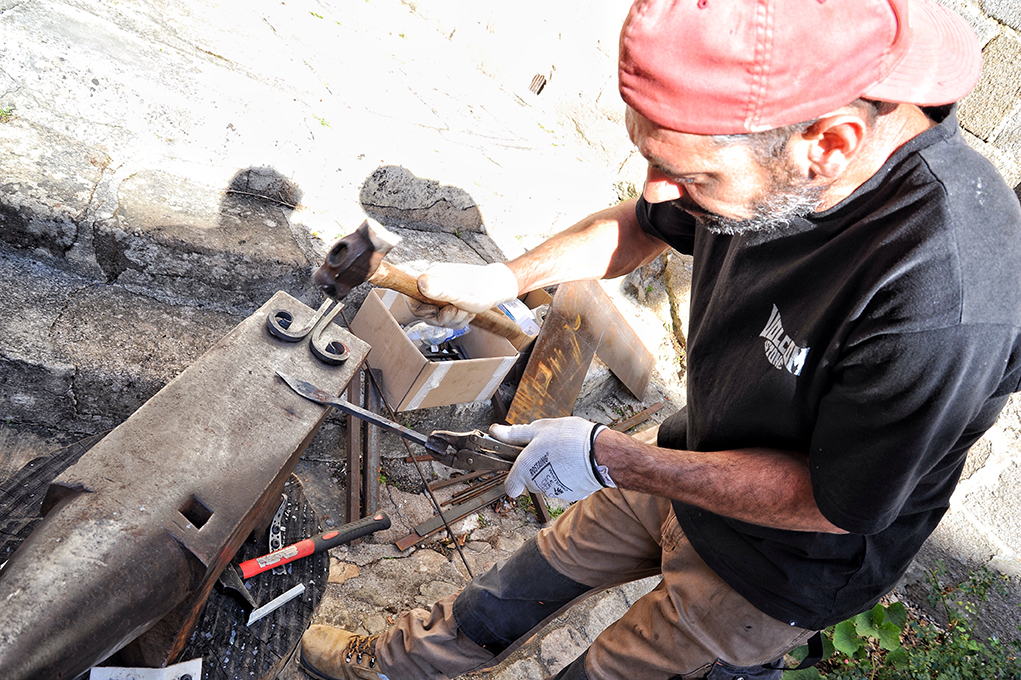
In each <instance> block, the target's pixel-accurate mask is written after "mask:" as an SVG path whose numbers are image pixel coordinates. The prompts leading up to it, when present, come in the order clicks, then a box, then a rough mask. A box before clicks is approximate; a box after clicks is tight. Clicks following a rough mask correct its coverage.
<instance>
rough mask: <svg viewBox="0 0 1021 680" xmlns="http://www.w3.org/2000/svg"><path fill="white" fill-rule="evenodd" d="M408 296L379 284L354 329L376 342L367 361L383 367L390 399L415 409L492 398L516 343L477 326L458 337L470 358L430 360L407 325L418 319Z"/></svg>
mask: <svg viewBox="0 0 1021 680" xmlns="http://www.w3.org/2000/svg"><path fill="white" fill-rule="evenodd" d="M407 301H408V298H406V297H405V296H403V295H401V294H400V293H397V292H395V291H392V290H385V289H380V288H375V289H373V290H371V291H370V292H369V295H368V296H367V297H366V298H365V302H364V303H362V306H361V309H359V310H358V314H356V315H355V318H354V320H353V321H352V322H351V332H352V333H354V334H355V335H356V336H358V337H359V338H361V339H362V340H364V341H365V342H367V343H369V345H371V346H372V350H371V351H370V352H369V356H368V358H367V359H366V363H368V365H369V367H370V368H376V369H379V370H380V371H382V373H383V393H384V395H385V396H386V400H387V402H388V403H389V404H390V405H391V406H393V407H394V409H395V410H397V411H410V410H413V409H418V408H428V407H431V406H444V405H446V404H461V403H465V402H471V401H484V400H486V399H489V398H490V397H492V396H493V393H494V392H495V391H496V388H497V387H499V386H500V383H501V382H503V379H504V378H505V377H506V376H507V373H508V372H509V371H510V369H511V367H512V366H513V365H514V362H515V361H517V359H518V353H517V350H515V349H514V346H513V345H512V344H511V343H510V342H508V341H507V340H506V339H505V338H501V337H500V336H498V335H494V334H493V333H490V332H488V331H484V330H482V329H481V328H474V327H473V328H472V330H471V332H469V333H466V334H465V335H463V336H462V337H460V338H458V340H457V341H458V342H459V343H460V344H461V346H462V347H464V350H465V352H466V353H467V354H468V356H469V357H471V358H470V359H464V360H459V361H430V360H428V359H426V358H425V356H423V354H422V353H421V352H420V351H419V350H418V348H417V347H416V346H415V344H414V343H412V342H411V340H409V339H408V337H407V336H406V335H405V334H404V330H403V329H402V326H404V325H406V324H410V323H414V322H415V321H416V320H417V318H416V317H415V315H414V314H412V313H411V310H410V309H409V307H408V302H407Z"/></svg>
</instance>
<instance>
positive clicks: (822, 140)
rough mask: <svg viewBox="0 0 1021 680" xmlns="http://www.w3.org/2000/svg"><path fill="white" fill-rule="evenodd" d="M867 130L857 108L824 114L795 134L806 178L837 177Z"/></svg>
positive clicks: (849, 160)
mask: <svg viewBox="0 0 1021 680" xmlns="http://www.w3.org/2000/svg"><path fill="white" fill-rule="evenodd" d="M867 131H868V127H867V123H866V121H865V119H864V118H863V117H862V116H861V115H858V112H857V111H854V110H851V111H850V112H848V111H847V110H846V109H844V110H841V111H835V112H833V113H830V114H826V115H824V116H822V117H821V118H819V120H817V121H816V122H814V123H812V125H811V126H810V127H809V128H808V129H807V130H805V131H804V132H802V133H800V135H798V136H799V137H800V139H799V140H798V143H797V147H800V149H799V150H800V152H801V154H800V155H801V158H800V159H799V160H800V161H801V162H802V163H804V165H805V169H806V170H807V172H808V176H809V177H825V178H827V179H831V180H832V179H837V178H839V177H840V176H841V175H843V174H844V172H845V171H846V170H847V167H848V165H850V164H851V162H852V161H853V160H854V158H855V156H857V155H858V153H859V152H860V151H861V150H862V148H863V145H864V141H865V134H866V132H867Z"/></svg>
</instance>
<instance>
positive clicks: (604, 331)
mask: <svg viewBox="0 0 1021 680" xmlns="http://www.w3.org/2000/svg"><path fill="white" fill-rule="evenodd" d="M593 355H595V356H598V357H599V358H600V359H601V360H602V361H603V363H605V364H606V366H607V367H608V368H609V369H610V370H611V371H612V372H613V374H614V375H616V376H617V377H618V378H619V379H620V381H621V382H622V383H624V386H625V387H627V388H628V390H629V391H630V392H631V393H632V394H634V395H635V397H637V398H638V399H641V398H642V397H643V396H644V395H645V390H646V388H647V387H648V385H649V380H650V378H651V377H652V369H653V366H654V364H655V360H654V358H653V356H652V353H651V352H649V350H648V349H646V348H645V345H644V344H642V341H641V339H640V338H639V337H638V335H637V334H636V333H635V332H634V330H633V329H632V328H631V326H630V325H628V323H627V321H626V320H625V319H624V317H623V316H621V314H620V311H619V310H617V308H616V307H615V306H614V304H613V302H612V301H611V300H610V298H609V296H607V295H606V293H605V291H603V289H602V288H601V287H600V285H599V284H598V283H597V282H595V281H576V282H572V283H563V284H560V286H558V287H557V292H556V295H554V296H553V303H552V304H551V305H550V309H549V312H547V314H546V318H545V320H544V321H543V325H542V331H541V332H540V333H539V337H538V338H536V341H535V345H534V347H533V348H532V354H531V357H530V358H529V360H528V365H527V366H526V367H525V372H524V374H523V375H522V377H521V381H520V382H519V383H518V389H517V392H516V393H515V395H514V399H513V401H512V402H511V405H510V409H509V410H508V412H507V422H508V423H512V424H513V423H528V422H531V421H533V420H536V419H539V418H555V417H560V416H569V415H571V413H572V412H573V411H574V403H575V402H576V401H577V399H578V395H579V394H580V392H581V386H582V383H583V382H584V380H585V374H586V373H587V372H588V368H589V365H590V364H591V363H592V357H593Z"/></svg>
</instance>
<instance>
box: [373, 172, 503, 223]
mask: <svg viewBox="0 0 1021 680" xmlns="http://www.w3.org/2000/svg"><path fill="white" fill-rule="evenodd" d="M358 198H359V201H360V202H361V204H362V209H363V210H364V211H365V213H366V214H367V215H369V216H370V217H372V218H373V219H375V220H378V221H379V222H380V223H381V224H385V225H389V226H394V227H403V228H405V229H417V230H419V231H437V232H438V231H442V232H446V233H448V234H459V235H460V234H465V233H473V234H485V233H486V228H485V225H484V224H483V222H482V213H481V212H480V211H479V206H478V205H477V204H476V203H475V201H474V199H472V197H471V195H469V194H468V192H467V191H465V190H464V189H460V188H458V187H454V186H449V185H443V184H440V183H439V182H437V181H435V180H431V179H423V178H421V177H417V176H415V175H414V174H413V173H412V172H411V171H410V170H408V169H407V168H403V167H401V166H397V165H383V166H380V167H378V168H376V169H375V170H374V171H373V173H372V174H371V175H369V176H368V177H367V178H366V179H365V182H363V183H362V188H361V191H360V192H359V197H358Z"/></svg>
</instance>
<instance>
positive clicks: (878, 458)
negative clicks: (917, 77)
mask: <svg viewBox="0 0 1021 680" xmlns="http://www.w3.org/2000/svg"><path fill="white" fill-rule="evenodd" d="M927 112H928V113H929V114H930V115H931V116H933V117H934V118H936V120H938V121H941V122H940V124H939V125H937V126H936V127H934V128H932V129H930V130H927V131H926V132H924V133H922V134H921V135H919V136H917V137H915V138H914V139H912V140H911V141H909V142H908V143H907V144H906V145H904V146H903V147H902V148H900V149H899V150H897V152H896V153H895V154H894V155H893V156H892V157H891V158H890V159H889V160H888V161H887V163H886V164H885V165H884V166H883V167H882V169H880V171H879V172H877V173H876V174H875V176H873V177H872V178H870V179H869V180H868V181H867V182H866V183H865V184H864V185H862V186H861V187H859V188H858V189H857V190H856V191H855V192H854V193H853V194H852V195H851V196H849V197H848V198H847V199H845V200H843V201H842V202H840V203H839V204H838V205H836V206H834V207H833V208H831V209H829V210H827V211H825V212H821V213H816V214H813V215H811V216H809V217H808V218H806V219H801V220H797V221H796V222H795V223H794V224H793V225H792V226H791V228H790V229H788V230H785V231H784V232H783V233H782V234H780V235H774V236H768V237H767V236H762V235H747V236H722V235H714V234H711V233H709V232H707V231H706V230H705V229H702V228H699V227H697V225H696V224H695V223H694V222H693V220H692V218H691V217H690V216H689V215H688V214H687V213H685V212H683V211H681V210H680V209H678V208H676V207H675V206H673V205H672V204H669V203H665V204H655V205H652V204H649V203H646V202H645V201H644V200H640V201H639V202H638V207H637V213H638V219H639V221H640V223H641V225H642V227H643V228H644V229H645V230H646V231H647V232H649V233H650V234H652V235H654V236H656V237H657V238H660V239H662V240H663V241H665V242H666V243H668V244H670V245H671V246H673V247H674V248H676V249H677V250H679V251H681V252H683V253H689V254H691V255H692V256H693V266H694V269H693V276H692V285H691V315H690V327H689V328H688V329H687V331H688V333H687V356H688V376H687V390H688V394H687V408H686V411H687V413H686V417H683V416H682V417H681V418H680V419H679V420H680V422H678V421H677V420H675V421H674V422H672V423H665V424H664V425H665V427H664V429H663V430H662V431H661V440H660V441H661V445H665V446H671V447H673V448H685V449H688V450H693V451H715V450H725V449H733V448H742V447H755V446H762V447H774V448H779V449H787V450H793V451H801V452H806V453H808V455H809V465H810V469H811V475H812V488H813V491H814V494H815V500H816V502H817V504H818V506H819V508H820V510H821V511H822V513H823V515H824V516H825V517H826V518H827V519H828V520H830V521H831V522H832V523H833V524H835V525H837V526H838V527H840V528H842V529H844V530H846V531H849V532H852V533H850V534H847V535H834V534H823V533H815V532H794V531H784V530H778V529H770V528H765V527H761V526H757V525H754V524H749V523H746V522H741V521H737V520H734V519H729V518H726V517H722V516H719V515H716V514H714V513H711V512H708V511H706V510H703V509H701V508H698V507H694V506H691V505H686V504H683V503H680V502H677V501H675V502H674V509H675V512H676V513H677V517H678V520H679V521H680V524H681V526H682V528H683V529H684V530H685V532H686V533H687V535H688V537H689V538H690V540H691V542H692V544H693V545H694V547H695V548H696V550H697V551H698V553H699V554H700V555H701V556H702V558H703V559H704V560H705V561H706V562H707V563H708V564H709V566H710V567H711V568H712V569H713V570H714V571H716V572H717V573H718V574H719V575H720V576H721V577H722V578H723V579H724V580H725V581H727V582H728V583H729V584H730V585H731V586H732V587H733V588H735V589H736V590H737V591H738V592H740V593H741V594H742V595H744V596H745V597H746V598H747V599H748V600H749V601H751V602H752V603H753V604H754V605H756V606H757V607H758V608H760V609H761V610H762V611H764V612H766V613H768V614H770V615H771V616H773V617H775V618H778V619H780V620H783V621H787V622H790V623H791V624H794V625H798V626H801V627H804V628H811V629H821V628H824V627H826V626H828V625H831V624H833V623H836V622H838V621H841V620H843V619H845V618H848V617H849V616H852V615H854V614H856V613H857V612H859V611H863V610H864V609H866V608H868V607H870V606H871V605H872V604H874V603H875V602H876V601H877V600H878V599H879V598H880V597H881V596H882V595H883V594H884V593H886V592H888V591H889V589H890V588H892V587H893V586H894V585H895V584H896V582H897V580H898V579H899V578H900V576H901V575H902V574H903V573H904V571H905V570H906V569H907V566H908V564H909V563H910V561H911V559H912V557H913V556H914V555H915V554H916V552H917V551H918V549H919V548H920V546H921V544H922V542H923V541H924V540H925V538H926V537H927V536H928V535H929V534H930V533H931V532H932V531H933V529H935V527H936V525H937V524H938V523H939V521H940V518H941V517H942V516H943V514H944V513H945V512H946V509H947V507H948V506H949V499H950V495H951V493H952V492H953V490H954V487H955V486H956V484H957V481H958V478H959V476H960V474H961V470H962V468H963V466H964V461H965V456H966V454H967V451H968V448H969V447H970V446H971V445H972V444H973V443H974V442H975V441H976V440H977V439H978V438H979V437H980V436H981V435H982V433H983V432H984V431H985V430H986V429H988V428H989V427H990V425H992V424H993V422H994V421H995V419H996V416H997V415H998V413H999V412H1000V409H1001V408H1002V407H1003V405H1004V403H1005V402H1006V399H1007V397H1008V395H1009V394H1010V393H1011V392H1014V391H1017V390H1018V388H1019V385H1018V383H1019V379H1021V333H1019V325H1021V206H1019V204H1018V200H1017V198H1016V196H1015V195H1014V193H1013V192H1012V191H1011V190H1010V189H1009V188H1008V187H1007V186H1006V185H1005V184H1004V182H1003V180H1002V178H1000V176H999V174H998V173H997V172H996V170H995V169H994V168H993V167H992V166H991V165H990V164H989V163H988V162H987V161H986V160H985V159H984V158H982V156H981V155H980V154H978V153H976V152H975V151H974V150H972V149H971V148H970V147H968V145H967V144H966V143H965V142H964V140H963V138H962V136H961V134H960V132H959V130H958V127H957V120H956V118H955V116H954V114H953V110H952V108H950V107H944V108H942V109H938V110H937V109H933V110H928V111H927ZM665 440H670V441H665Z"/></svg>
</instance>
